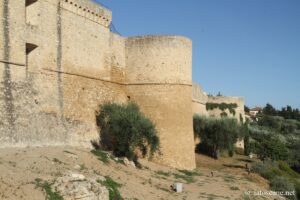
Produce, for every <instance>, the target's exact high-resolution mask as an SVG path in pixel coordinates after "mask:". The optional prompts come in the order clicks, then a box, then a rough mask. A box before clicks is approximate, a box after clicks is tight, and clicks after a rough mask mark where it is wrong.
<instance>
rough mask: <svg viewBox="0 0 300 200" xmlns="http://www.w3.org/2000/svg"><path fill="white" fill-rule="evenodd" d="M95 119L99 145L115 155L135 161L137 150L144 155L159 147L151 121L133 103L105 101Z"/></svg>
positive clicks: (151, 153)
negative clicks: (98, 130) (120, 103)
mask: <svg viewBox="0 0 300 200" xmlns="http://www.w3.org/2000/svg"><path fill="white" fill-rule="evenodd" d="M96 121H97V125H98V126H99V128H100V147H101V148H102V149H104V150H110V151H113V153H114V155H115V156H120V157H124V156H125V157H127V158H128V159H130V160H134V161H137V154H136V150H137V149H139V150H140V151H141V152H142V154H143V156H146V155H148V153H150V155H153V153H154V152H155V151H157V150H158V148H159V138H158V136H157V132H156V129H155V126H154V124H153V123H152V122H151V121H150V120H149V119H148V118H146V117H145V116H144V115H143V114H142V113H141V112H140V110H139V108H138V106H137V105H136V104H135V103H129V104H126V105H125V104H124V105H119V104H115V103H105V104H103V105H102V106H100V110H99V113H98V114H97V116H96Z"/></svg>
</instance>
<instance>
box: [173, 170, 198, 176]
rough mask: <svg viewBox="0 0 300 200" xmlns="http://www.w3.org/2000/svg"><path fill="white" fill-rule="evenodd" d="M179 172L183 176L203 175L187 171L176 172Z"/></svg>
mask: <svg viewBox="0 0 300 200" xmlns="http://www.w3.org/2000/svg"><path fill="white" fill-rule="evenodd" d="M178 171H179V172H181V173H183V174H185V175H186V176H202V175H203V174H202V173H200V172H197V171H189V170H178Z"/></svg>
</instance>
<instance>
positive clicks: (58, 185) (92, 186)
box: [53, 173, 109, 200]
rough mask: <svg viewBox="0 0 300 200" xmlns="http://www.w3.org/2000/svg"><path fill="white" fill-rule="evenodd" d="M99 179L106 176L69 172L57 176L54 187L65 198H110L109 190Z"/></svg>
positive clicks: (91, 199) (99, 199)
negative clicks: (87, 175) (89, 176)
mask: <svg viewBox="0 0 300 200" xmlns="http://www.w3.org/2000/svg"><path fill="white" fill-rule="evenodd" d="M97 180H105V178H104V177H102V176H98V175H94V177H93V178H87V177H85V176H84V175H82V174H75V173H69V174H67V175H65V176H63V177H59V178H57V180H56V181H55V183H54V184H53V187H54V189H55V191H57V192H59V194H60V195H62V196H63V198H64V199H65V200H71V199H72V200H73V199H81V200H109V192H108V190H107V189H106V187H104V186H102V185H101V184H100V183H98V182H97Z"/></svg>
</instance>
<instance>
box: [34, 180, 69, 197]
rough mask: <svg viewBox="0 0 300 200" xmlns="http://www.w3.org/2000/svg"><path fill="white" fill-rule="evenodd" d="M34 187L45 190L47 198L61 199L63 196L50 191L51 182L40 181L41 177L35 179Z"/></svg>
mask: <svg viewBox="0 0 300 200" xmlns="http://www.w3.org/2000/svg"><path fill="white" fill-rule="evenodd" d="M35 186H36V188H41V189H42V190H44V191H45V192H46V199H47V200H63V199H64V198H63V197H62V196H61V195H60V194H59V193H57V192H54V191H52V189H51V184H50V183H48V182H47V181H42V180H41V179H39V178H37V179H35Z"/></svg>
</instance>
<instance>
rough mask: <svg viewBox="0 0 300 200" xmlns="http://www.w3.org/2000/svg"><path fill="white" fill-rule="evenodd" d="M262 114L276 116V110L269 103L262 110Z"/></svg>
mask: <svg viewBox="0 0 300 200" xmlns="http://www.w3.org/2000/svg"><path fill="white" fill-rule="evenodd" d="M263 114H265V115H272V116H275V115H277V110H276V109H275V108H274V107H273V106H272V105H271V104H269V103H267V105H266V106H265V107H264V108H263Z"/></svg>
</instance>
